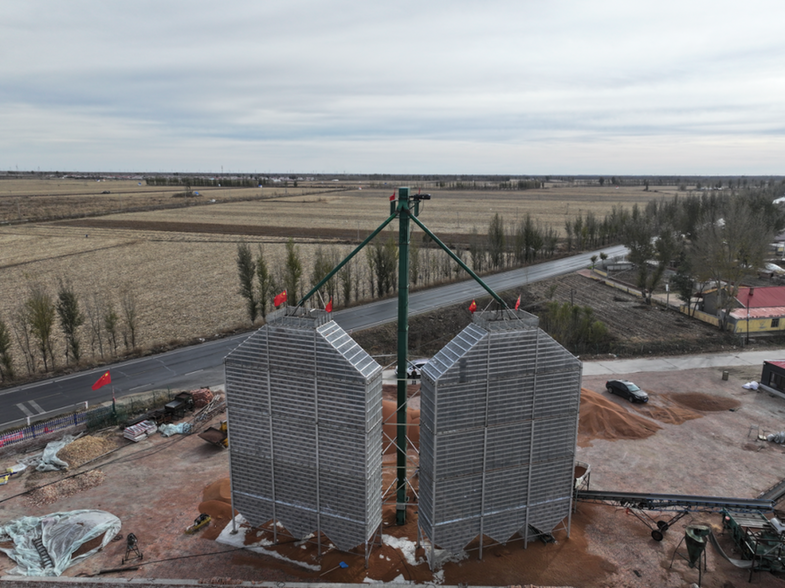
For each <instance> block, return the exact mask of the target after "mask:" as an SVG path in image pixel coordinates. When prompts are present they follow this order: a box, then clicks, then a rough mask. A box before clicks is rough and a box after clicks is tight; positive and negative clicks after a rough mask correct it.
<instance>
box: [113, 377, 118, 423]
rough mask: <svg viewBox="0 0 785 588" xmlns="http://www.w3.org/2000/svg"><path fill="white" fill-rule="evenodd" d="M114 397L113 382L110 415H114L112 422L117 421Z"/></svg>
mask: <svg viewBox="0 0 785 588" xmlns="http://www.w3.org/2000/svg"><path fill="white" fill-rule="evenodd" d="M115 402H116V401H115V398H114V384H112V417H114V422H115V423H116V422H117V405H116V404H115Z"/></svg>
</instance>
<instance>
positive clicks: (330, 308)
mask: <svg viewBox="0 0 785 588" xmlns="http://www.w3.org/2000/svg"><path fill="white" fill-rule="evenodd" d="M324 310H326V311H327V312H332V311H333V299H332V298H330V302H328V303H327V306H325V307H324Z"/></svg>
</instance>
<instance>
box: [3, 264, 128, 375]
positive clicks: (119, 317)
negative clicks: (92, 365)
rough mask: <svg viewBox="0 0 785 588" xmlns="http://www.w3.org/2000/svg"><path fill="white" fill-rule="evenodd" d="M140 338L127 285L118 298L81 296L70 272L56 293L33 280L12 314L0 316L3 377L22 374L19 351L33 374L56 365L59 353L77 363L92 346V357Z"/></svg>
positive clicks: (113, 352)
mask: <svg viewBox="0 0 785 588" xmlns="http://www.w3.org/2000/svg"><path fill="white" fill-rule="evenodd" d="M58 328H59V331H60V337H58V336H57V330H58ZM138 342H139V328H138V310H137V302H136V297H135V295H134V293H133V290H132V289H131V288H130V287H129V286H128V285H126V286H123V287H122V288H121V289H120V291H119V293H118V296H117V299H116V300H115V299H113V298H111V297H109V296H107V295H106V294H104V293H102V292H94V293H93V294H92V296H90V297H89V298H87V299H85V300H82V299H81V298H80V296H79V295H78V294H77V292H76V291H75V290H74V287H73V285H72V283H71V282H70V280H68V279H66V278H60V279H59V280H58V283H57V288H56V291H55V292H54V293H52V291H51V290H50V289H49V288H48V287H47V286H46V285H45V284H43V283H41V282H30V283H28V284H27V290H26V293H25V295H24V298H23V299H22V300H21V301H20V303H19V305H18V306H17V308H16V310H15V311H13V312H12V313H11V316H9V317H2V316H0V382H6V381H7V380H13V379H14V378H16V377H17V376H19V373H18V372H17V368H16V366H17V361H16V360H17V357H18V356H19V355H21V358H22V360H21V361H22V363H23V365H24V368H25V369H26V372H27V374H28V375H32V374H35V373H38V372H40V371H43V372H45V373H46V372H51V371H54V370H55V369H56V367H57V364H58V363H59V358H60V357H62V358H63V363H64V364H65V365H66V366H68V365H78V364H79V363H80V362H82V361H83V359H85V355H86V350H87V347H89V353H90V355H91V356H92V357H93V358H96V357H99V356H100V358H101V359H104V358H106V357H115V356H117V352H118V348H119V347H120V346H121V345H123V346H124V348H125V350H126V351H132V350H134V349H136V348H137V346H138Z"/></svg>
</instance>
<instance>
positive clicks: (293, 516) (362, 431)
mask: <svg viewBox="0 0 785 588" xmlns="http://www.w3.org/2000/svg"><path fill="white" fill-rule="evenodd" d="M225 370H226V399H227V409H228V421H229V450H230V452H231V454H230V457H231V469H232V494H233V499H234V505H235V508H237V510H239V511H240V513H241V514H242V515H243V516H244V517H245V518H246V519H247V520H248V521H249V522H250V523H251V524H252V525H253V526H259V525H261V524H263V523H265V522H267V521H269V520H271V519H275V520H277V521H280V522H281V524H282V525H283V526H284V527H285V528H286V529H287V530H288V531H289V532H291V533H292V534H293V535H294V536H296V537H305V536H307V535H308V534H310V533H312V532H315V531H317V530H321V531H322V532H323V533H324V534H325V535H326V536H327V537H329V538H330V539H331V540H332V541H333V543H335V545H336V546H337V547H338V548H339V549H342V550H349V549H351V548H353V547H356V546H357V545H360V544H362V543H364V542H365V541H367V540H368V539H369V538H370V537H371V536H372V535H373V534H374V532H375V531H376V530H377V529H378V527H379V525H380V523H381V490H382V488H381V485H382V474H381V468H382V461H381V459H382V368H381V366H380V365H379V364H378V363H376V361H374V359H373V358H372V357H371V356H370V355H368V354H367V353H366V352H365V351H364V350H363V349H362V348H361V347H360V346H359V345H357V343H356V342H355V341H354V340H353V339H352V338H351V337H350V336H349V335H348V334H347V333H346V332H345V331H344V330H343V329H341V327H339V326H338V325H337V324H336V323H335V322H333V321H331V320H328V318H327V315H326V313H323V312H320V311H311V313H309V315H308V316H306V317H295V316H278V317H268V324H267V325H265V326H264V327H262V328H261V329H259V330H258V331H257V332H256V333H255V334H253V335H251V336H250V337H249V338H248V339H247V340H246V341H245V342H244V343H243V344H242V345H241V346H239V347H238V348H237V349H236V350H235V351H233V352H232V353H231V354H230V355H229V356H227V358H226V361H225Z"/></svg>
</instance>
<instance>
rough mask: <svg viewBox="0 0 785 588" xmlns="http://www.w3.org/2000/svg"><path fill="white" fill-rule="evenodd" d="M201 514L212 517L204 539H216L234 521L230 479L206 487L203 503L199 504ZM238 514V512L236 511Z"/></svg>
mask: <svg viewBox="0 0 785 588" xmlns="http://www.w3.org/2000/svg"><path fill="white" fill-rule="evenodd" d="M199 512H200V513H201V514H206V515H210V518H211V519H212V520H211V521H210V525H209V526H208V527H207V529H205V530H204V532H203V533H202V538H203V539H215V538H217V537H218V535H220V534H221V531H223V529H224V527H225V526H226V525H227V524H228V523H229V522H230V521H231V520H232V487H231V485H230V483H229V478H222V479H220V480H218V481H216V482H213V483H212V484H210V485H209V486H207V487H205V489H204V490H203V491H202V502H201V504H199ZM235 514H237V511H235Z"/></svg>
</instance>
